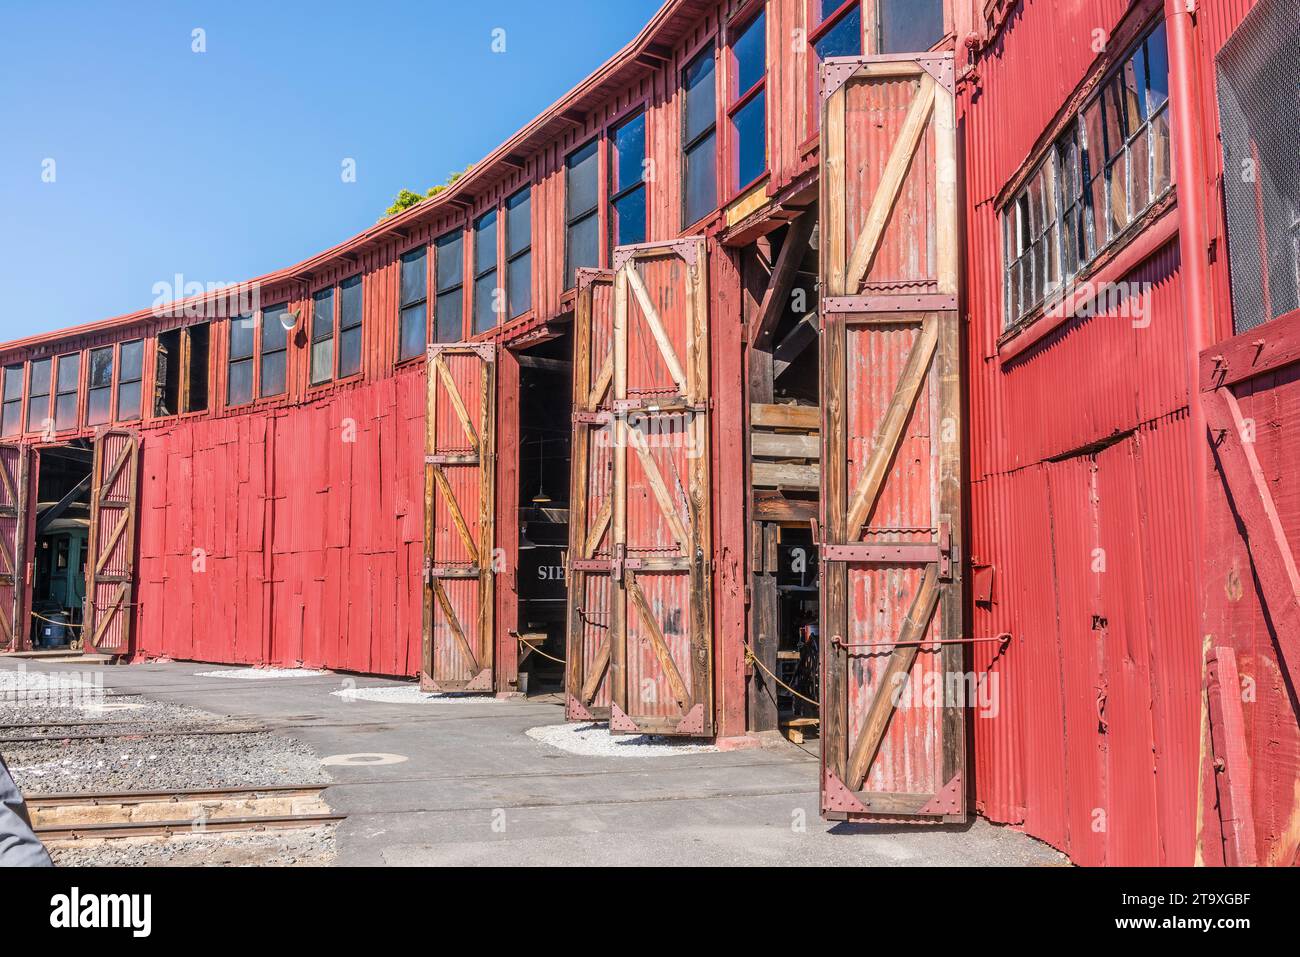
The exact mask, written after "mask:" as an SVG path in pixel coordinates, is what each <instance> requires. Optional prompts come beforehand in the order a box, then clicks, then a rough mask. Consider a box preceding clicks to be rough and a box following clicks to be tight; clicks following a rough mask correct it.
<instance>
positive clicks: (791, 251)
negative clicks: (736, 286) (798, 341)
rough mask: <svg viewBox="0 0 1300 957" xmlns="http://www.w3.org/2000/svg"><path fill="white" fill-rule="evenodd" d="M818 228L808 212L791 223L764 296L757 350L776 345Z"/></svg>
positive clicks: (757, 325)
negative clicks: (780, 327)
mask: <svg viewBox="0 0 1300 957" xmlns="http://www.w3.org/2000/svg"><path fill="white" fill-rule="evenodd" d="M816 225H817V221H816V219H815V218H814V217H813V216H812V215H811V214H809V213H804V214H803V215H802V216H800V217H799V218H798V219H796V220H795V221H794V222H792V223H791V224H790V227H789V230H788V231H787V232H786V234H785V243H784V244H782V246H781V252H780V253H779V254H778V255H777V257H776V264H775V265H774V266H773V267H772V276H771V278H770V279H769V280H768V282H767V290H766V291H765V292H764V293H763V302H762V304H761V305H760V306H759V307H758V319H757V321H756V322H755V323H754V332H753V338H752V339H751V341H752V342H753V343H754V346H755V348H758V349H766V348H768V347H769V346H770V345H771V344H772V337H773V336H774V335H775V333H776V327H777V324H778V323H779V322H780V321H781V316H782V314H783V313H784V312H785V310H786V307H787V305H788V303H789V301H790V293H791V291H792V290H793V289H794V281H795V279H796V278H797V276H798V271H799V266H800V265H801V264H802V263H803V259H804V256H806V255H807V253H808V244H809V242H810V241H811V240H812V232H813V227H814V226H816Z"/></svg>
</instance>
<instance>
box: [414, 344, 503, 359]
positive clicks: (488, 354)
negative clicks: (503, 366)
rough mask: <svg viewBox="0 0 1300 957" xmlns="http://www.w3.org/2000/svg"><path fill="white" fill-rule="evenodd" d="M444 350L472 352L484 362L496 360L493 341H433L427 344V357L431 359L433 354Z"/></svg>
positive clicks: (462, 352)
mask: <svg viewBox="0 0 1300 957" xmlns="http://www.w3.org/2000/svg"><path fill="white" fill-rule="evenodd" d="M444 352H446V353H450V354H452V355H456V354H457V353H461V354H464V353H468V352H472V353H474V355H476V356H478V357H479V358H480V359H482V360H483V361H484V362H496V361H497V346H496V343H495V342H434V343H431V344H430V345H429V351H428V357H429V359H433V358H434V357H435V356H439V355H442V354H443V353H444Z"/></svg>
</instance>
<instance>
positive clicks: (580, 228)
mask: <svg viewBox="0 0 1300 957" xmlns="http://www.w3.org/2000/svg"><path fill="white" fill-rule="evenodd" d="M564 167H565V175H564V183H565V207H564V208H565V233H566V238H567V241H566V243H565V246H564V288H565V289H572V288H573V287H574V286H575V285H577V278H578V270H579V269H582V268H584V267H585V268H592V269H594V268H596V267H598V266H599V265H600V215H599V213H600V175H599V173H600V141H599V140H592V141H591V142H590V143H588V144H587V145H586V146H584V147H582V148H581V149H579V150H576V151H575V152H573V153H570V154H569V157H568V159H566V160H565V161H564Z"/></svg>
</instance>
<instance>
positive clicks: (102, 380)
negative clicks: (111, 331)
mask: <svg viewBox="0 0 1300 957" xmlns="http://www.w3.org/2000/svg"><path fill="white" fill-rule="evenodd" d="M112 417H113V347H112V346H107V347H106V348H103V349H92V350H90V384H89V387H88V389H87V392H86V424H87V425H103V424H104V423H105V422H107V421H109V419H111V418H112Z"/></svg>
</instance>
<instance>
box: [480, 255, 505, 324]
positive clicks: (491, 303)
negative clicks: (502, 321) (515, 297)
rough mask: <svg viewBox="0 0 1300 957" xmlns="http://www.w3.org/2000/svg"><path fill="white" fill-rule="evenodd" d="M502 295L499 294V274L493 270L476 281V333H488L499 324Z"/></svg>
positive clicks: (502, 304)
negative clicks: (498, 309) (499, 306)
mask: <svg viewBox="0 0 1300 957" xmlns="http://www.w3.org/2000/svg"><path fill="white" fill-rule="evenodd" d="M498 305H501V306H504V303H501V302H500V295H499V294H498V292H497V273H496V270H495V269H494V270H492V271H491V272H490V273H487V274H486V275H483V276H480V277H479V278H478V279H476V280H474V331H475V332H486V331H487V330H489V329H491V328H493V327H494V326H495V325H496V324H497V315H498V313H497V308H498Z"/></svg>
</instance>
